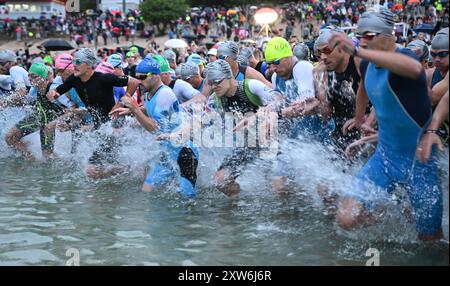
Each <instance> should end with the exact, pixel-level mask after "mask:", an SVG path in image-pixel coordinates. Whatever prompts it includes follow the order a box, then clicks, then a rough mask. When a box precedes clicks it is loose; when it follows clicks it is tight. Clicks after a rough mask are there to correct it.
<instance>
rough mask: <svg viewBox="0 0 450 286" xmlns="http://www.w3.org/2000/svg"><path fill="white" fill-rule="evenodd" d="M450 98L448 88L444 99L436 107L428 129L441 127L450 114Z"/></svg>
mask: <svg viewBox="0 0 450 286" xmlns="http://www.w3.org/2000/svg"><path fill="white" fill-rule="evenodd" d="M448 104H449V100H448V90H447V92H446V93H445V95H444V96H443V97H442V99H441V100H440V101H439V104H438V105H437V107H436V110H435V111H434V113H433V118H432V119H431V123H430V125H429V126H428V129H433V130H437V129H439V127H441V125H442V123H443V122H444V121H445V120H446V119H448V114H449V105H448Z"/></svg>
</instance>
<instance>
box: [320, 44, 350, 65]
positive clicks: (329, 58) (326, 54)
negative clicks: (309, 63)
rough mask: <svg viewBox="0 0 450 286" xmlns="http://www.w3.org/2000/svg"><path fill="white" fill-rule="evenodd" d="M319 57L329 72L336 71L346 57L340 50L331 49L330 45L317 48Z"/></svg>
mask: <svg viewBox="0 0 450 286" xmlns="http://www.w3.org/2000/svg"><path fill="white" fill-rule="evenodd" d="M317 56H318V57H319V59H320V61H322V62H323V63H324V64H325V66H326V67H327V70H328V71H334V70H336V68H337V67H339V65H340V64H341V63H342V62H343V60H344V55H343V53H342V52H339V51H338V49H331V48H330V47H329V46H328V45H322V46H318V47H317Z"/></svg>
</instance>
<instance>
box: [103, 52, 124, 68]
mask: <svg viewBox="0 0 450 286" xmlns="http://www.w3.org/2000/svg"><path fill="white" fill-rule="evenodd" d="M106 61H107V62H108V63H110V64H111V65H112V66H113V67H115V68H118V67H122V61H123V60H122V56H121V55H119V54H112V55H110V56H109V57H108V59H107V60H106Z"/></svg>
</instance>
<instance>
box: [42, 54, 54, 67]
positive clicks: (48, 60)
mask: <svg viewBox="0 0 450 286" xmlns="http://www.w3.org/2000/svg"><path fill="white" fill-rule="evenodd" d="M43 61H44V63H47V64H49V65H51V66H52V65H53V58H52V57H51V56H45V57H44V59H43Z"/></svg>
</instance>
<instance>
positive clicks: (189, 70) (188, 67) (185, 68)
mask: <svg viewBox="0 0 450 286" xmlns="http://www.w3.org/2000/svg"><path fill="white" fill-rule="evenodd" d="M197 75H200V70H199V68H198V65H197V64H195V63H194V62H187V63H185V64H183V65H181V68H180V76H181V79H183V80H187V79H189V78H190V77H192V76H197Z"/></svg>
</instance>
